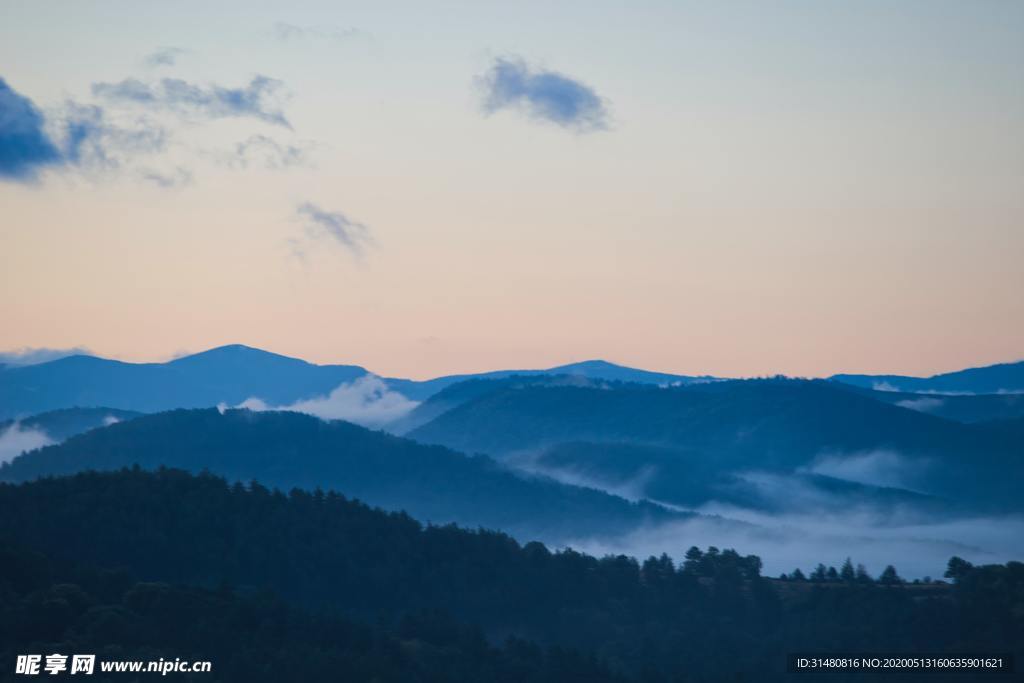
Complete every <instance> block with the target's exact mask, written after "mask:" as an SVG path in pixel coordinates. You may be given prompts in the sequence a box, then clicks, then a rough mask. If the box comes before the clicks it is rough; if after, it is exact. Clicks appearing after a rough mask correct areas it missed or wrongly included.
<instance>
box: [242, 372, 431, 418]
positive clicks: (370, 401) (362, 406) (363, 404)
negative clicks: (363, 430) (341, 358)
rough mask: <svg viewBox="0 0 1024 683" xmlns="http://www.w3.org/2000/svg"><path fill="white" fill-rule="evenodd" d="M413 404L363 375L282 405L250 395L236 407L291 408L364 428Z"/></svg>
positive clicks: (381, 383) (260, 408)
mask: <svg viewBox="0 0 1024 683" xmlns="http://www.w3.org/2000/svg"><path fill="white" fill-rule="evenodd" d="M417 405H419V403H418V402H417V401H412V400H410V399H408V398H406V397H405V396H404V395H403V394H400V393H398V392H397V391H393V390H391V389H389V388H388V386H387V384H385V383H384V381H383V380H381V379H380V378H379V377H376V376H375V375H363V376H362V377H360V378H359V379H357V380H355V381H353V382H349V383H346V384H342V385H340V386H338V387H337V388H336V389H335V390H334V391H332V392H331V393H330V394H328V395H327V396H318V397H316V398H310V399H306V400H303V401H297V402H295V403H292V404H291V405H286V406H270V405H268V404H267V402H266V401H264V400H262V399H260V398H257V397H251V398H247V399H246V400H245V401H243V402H242V403H240V404H239V405H238V406H236V407H238V408H247V409H249V410H255V411H262V410H292V411H295V412H298V413H307V414H309V415H314V416H316V417H319V418H320V419H322V420H347V421H349V422H355V423H356V424H360V425H363V426H364V427H383V426H384V425H386V424H388V423H390V422H393V421H395V420H397V419H398V418H400V417H403V416H404V415H406V414H407V413H408V412H410V411H411V410H412V409H413V408H415V407H416V406H417Z"/></svg>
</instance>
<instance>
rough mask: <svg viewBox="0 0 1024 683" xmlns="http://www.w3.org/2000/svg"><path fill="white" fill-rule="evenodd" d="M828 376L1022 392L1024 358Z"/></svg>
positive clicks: (924, 388) (886, 386) (924, 387)
mask: <svg viewBox="0 0 1024 683" xmlns="http://www.w3.org/2000/svg"><path fill="white" fill-rule="evenodd" d="M831 379H834V380H836V381H837V382H843V383H845V384H853V385H855V386H859V387H865V388H868V389H883V390H887V391H903V392H907V393H938V394H999V393H1005V392H1015V393H1024V361H1018V362H1016V363H998V364H996V365H987V366H985V367H980V368H968V369H966V370H957V371H956V372H946V373H942V374H939V375H932V376H931V377H908V376H905V375H842V374H840V375H833V376H832V377H831Z"/></svg>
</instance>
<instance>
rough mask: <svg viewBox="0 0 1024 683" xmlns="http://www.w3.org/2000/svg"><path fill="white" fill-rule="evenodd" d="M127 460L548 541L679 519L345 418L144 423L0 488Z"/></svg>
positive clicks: (44, 463) (72, 450)
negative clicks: (320, 493)
mask: <svg viewBox="0 0 1024 683" xmlns="http://www.w3.org/2000/svg"><path fill="white" fill-rule="evenodd" d="M133 464H139V465H141V466H143V467H145V468H150V469H153V468H156V467H159V466H161V465H166V466H172V467H180V468H183V469H187V470H191V471H194V472H198V471H201V470H204V469H206V470H210V471H211V472H215V473H217V474H221V475H224V476H226V477H228V478H230V479H232V480H243V481H248V480H250V479H256V480H258V481H261V482H264V483H266V484H267V485H273V486H280V487H283V488H291V487H293V486H299V487H305V488H309V489H314V488H317V487H322V488H333V489H336V490H338V491H342V492H344V493H345V494H346V495H349V496H352V497H356V498H359V499H362V500H365V501H368V502H370V503H372V504H374V505H379V506H382V507H385V508H388V509H393V510H405V511H408V512H409V513H411V514H413V515H415V516H416V517H418V518H420V519H424V520H432V521H435V522H452V521H457V522H460V523H463V524H466V525H469V526H477V525H480V526H485V527H489V528H500V529H503V530H507V531H509V532H512V533H515V534H517V535H520V536H522V537H526V538H542V539H546V540H551V541H555V540H559V539H564V538H579V537H581V536H586V535H592V534H596V533H601V534H614V533H621V532H625V531H628V530H632V529H635V528H636V527H637V526H640V525H642V524H644V523H646V522H658V521H667V520H671V519H683V518H685V517H686V516H685V515H682V514H680V513H675V512H670V511H668V510H665V509H663V508H660V507H658V506H655V505H651V504H649V503H641V504H634V503H630V502H628V501H626V500H623V499H621V498H617V497H615V496H611V495H608V494H606V493H603V492H600V491H596V490H592V489H585V488H579V487H575V486H567V485H564V484H560V483H557V482H555V481H553V480H548V479H543V478H535V477H531V478H524V477H522V476H520V475H517V474H515V473H513V472H510V471H509V470H507V469H505V468H503V467H501V466H500V465H498V464H496V463H495V462H494V461H493V460H491V459H490V458H487V457H466V456H464V455H462V454H461V453H456V452H454V451H451V450H449V449H447V448H443V447H438V446H423V445H421V444H418V443H415V442H413V441H409V440H407V439H402V438H399V437H394V436H390V435H387V434H384V433H382V432H375V431H370V430H368V429H364V428H363V427H359V426H356V425H353V424H350V423H347V422H340V421H335V422H324V421H321V420H319V419H317V418H314V417H310V416H308V415H302V414H300V413H275V412H264V413H253V412H249V411H247V410H228V411H225V412H223V413H221V412H220V411H218V410H216V409H206V410H178V411H171V412H167V413H158V414H155V415H147V416H143V417H140V418H137V419H135V420H132V421H131V422H125V423H121V424H115V425H112V426H110V427H108V428H106V429H102V430H94V431H91V432H88V433H85V434H82V435H79V436H77V437H73V438H71V439H70V440H68V441H66V442H65V443H63V444H61V445H57V446H49V447H46V448H43V449H40V450H38V451H34V452H32V453H28V454H25V455H22V456H21V457H19V458H17V459H15V460H14V461H13V462H11V463H8V464H7V465H4V466H3V467H2V468H0V480H6V481H25V480H28V479H33V478H36V477H39V476H43V475H51V474H68V473H72V472H78V471H81V470H84V469H99V470H109V469H118V468H121V467H125V466H130V465H133Z"/></svg>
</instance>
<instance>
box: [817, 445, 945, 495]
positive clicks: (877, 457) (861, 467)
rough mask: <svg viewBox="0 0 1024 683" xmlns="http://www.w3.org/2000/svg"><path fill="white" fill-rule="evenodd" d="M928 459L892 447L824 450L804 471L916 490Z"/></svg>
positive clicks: (861, 482)
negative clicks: (848, 450)
mask: <svg viewBox="0 0 1024 683" xmlns="http://www.w3.org/2000/svg"><path fill="white" fill-rule="evenodd" d="M928 466H929V463H928V462H927V461H926V460H923V459H919V458H911V457H908V456H906V455H903V454H901V453H897V452H895V451H890V450H884V449H881V450H873V451H858V452H855V453H823V454H822V455H820V456H818V457H817V458H815V460H814V462H813V463H811V464H810V466H808V467H807V468H806V469H805V471H807V472H810V473H812V474H823V475H825V476H827V477H835V478H836V479H844V480H846V481H852V482H855V483H857V484H867V485H870V486H891V487H896V488H905V489H909V490H912V491H913V490H915V488H916V482H917V480H918V479H919V478H920V476H921V475H922V473H924V472H925V471H926V470H927V469H928Z"/></svg>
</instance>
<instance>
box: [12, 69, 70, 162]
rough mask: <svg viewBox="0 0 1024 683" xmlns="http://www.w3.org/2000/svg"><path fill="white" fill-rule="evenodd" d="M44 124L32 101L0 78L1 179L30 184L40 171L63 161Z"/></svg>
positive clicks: (43, 119)
mask: <svg viewBox="0 0 1024 683" xmlns="http://www.w3.org/2000/svg"><path fill="white" fill-rule="evenodd" d="M45 125H46V119H45V118H44V117H43V115H42V113H41V112H40V111H39V109H38V108H37V107H36V106H35V104H33V103H32V100H30V99H28V98H27V97H25V96H24V95H21V94H19V93H18V92H16V91H15V90H14V89H13V88H11V86H9V85H8V84H7V82H6V81H5V80H4V79H3V78H0V178H4V179H8V180H14V181H19V182H31V181H33V180H35V179H36V177H37V175H38V173H39V171H40V170H42V169H43V168H45V167H47V166H53V165H59V164H61V163H63V162H64V155H63V154H62V153H61V150H60V149H59V148H58V147H57V145H56V144H55V143H54V142H53V140H51V139H50V136H49V135H48V134H47V133H46V130H45Z"/></svg>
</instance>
